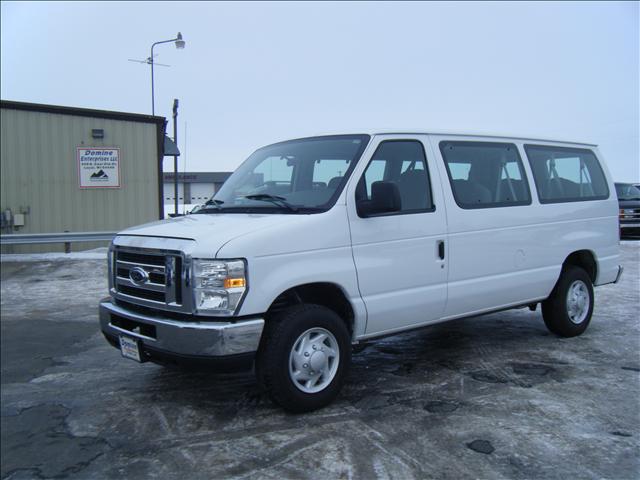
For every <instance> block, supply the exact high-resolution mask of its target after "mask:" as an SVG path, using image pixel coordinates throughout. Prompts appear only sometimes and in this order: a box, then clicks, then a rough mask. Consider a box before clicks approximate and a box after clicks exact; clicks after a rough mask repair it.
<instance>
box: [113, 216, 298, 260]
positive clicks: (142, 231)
mask: <svg viewBox="0 0 640 480" xmlns="http://www.w3.org/2000/svg"><path fill="white" fill-rule="evenodd" d="M305 216H306V215H288V214H281V215H279V214H272V215H264V214H254V213H238V214H236V213H233V214H230V213H220V214H211V213H209V214H195V215H185V216H182V217H175V218H170V219H167V220H159V221H156V222H151V223H146V224H144V225H138V226H135V227H131V228H127V229H126V230H123V231H121V232H119V233H118V236H123V235H128V236H136V237H161V238H178V239H185V240H195V241H196V244H197V246H196V251H194V252H193V253H194V254H195V255H206V256H215V254H216V253H217V252H218V250H220V248H221V247H222V246H223V245H224V244H226V243H228V242H229V241H231V240H233V239H234V238H238V237H241V236H243V235H246V234H249V233H254V232H256V231H258V230H263V229H266V228H271V227H274V226H279V225H285V224H291V223H296V222H299V221H300V219H301V217H305Z"/></svg>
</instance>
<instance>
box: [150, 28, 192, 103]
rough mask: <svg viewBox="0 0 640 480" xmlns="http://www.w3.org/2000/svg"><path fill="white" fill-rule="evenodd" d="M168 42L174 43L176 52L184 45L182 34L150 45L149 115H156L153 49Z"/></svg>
mask: <svg viewBox="0 0 640 480" xmlns="http://www.w3.org/2000/svg"><path fill="white" fill-rule="evenodd" d="M170 42H175V43H176V48H177V49H178V50H182V49H183V48H184V46H185V43H186V42H185V41H184V40H183V39H182V34H181V33H180V32H178V35H177V36H176V38H172V39H171V40H162V41H161V42H156V43H154V44H153V45H151V56H150V57H149V63H150V64H151V115H155V114H156V108H155V97H154V92H153V47H155V46H156V45H160V44H161V43H170Z"/></svg>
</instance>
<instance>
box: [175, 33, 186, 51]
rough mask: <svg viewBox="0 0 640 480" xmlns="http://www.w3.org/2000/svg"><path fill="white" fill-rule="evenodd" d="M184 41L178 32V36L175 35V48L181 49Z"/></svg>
mask: <svg viewBox="0 0 640 480" xmlns="http://www.w3.org/2000/svg"><path fill="white" fill-rule="evenodd" d="M185 43H186V42H185V41H184V40H183V39H182V34H181V33H180V32H178V36H177V37H176V48H178V49H180V50H182V49H183V48H184V45H185Z"/></svg>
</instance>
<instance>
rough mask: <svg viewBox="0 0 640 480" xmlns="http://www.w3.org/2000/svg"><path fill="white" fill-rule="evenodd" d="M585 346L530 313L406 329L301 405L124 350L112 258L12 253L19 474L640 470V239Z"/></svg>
mask: <svg viewBox="0 0 640 480" xmlns="http://www.w3.org/2000/svg"><path fill="white" fill-rule="evenodd" d="M622 253H623V265H624V267H625V274H624V276H623V278H622V281H621V283H619V284H618V285H608V286H605V287H600V288H597V289H596V307H595V312H594V317H593V320H592V323H591V326H590V327H589V329H588V330H587V332H586V333H585V334H584V335H582V336H581V337H578V338H573V339H561V338H558V337H555V336H554V335H552V334H550V333H548V332H547V330H546V328H545V326H544V323H543V322H542V318H541V315H540V311H539V310H538V311H536V312H533V313H532V312H530V311H529V310H526V309H525V310H513V311H508V312H502V313H497V314H492V315H487V316H483V317H476V318H471V319H465V320H458V321H454V322H450V323H446V324H441V325H437V326H433V327H430V328H427V329H424V330H421V331H418V332H413V333H407V334H403V335H401V336H396V337H389V338H386V339H384V340H381V341H378V342H376V343H373V344H371V345H370V346H369V347H368V348H366V349H365V350H364V351H362V352H360V353H358V354H356V355H354V362H353V367H352V369H351V373H350V375H349V380H348V382H347V384H346V385H345V388H344V389H343V393H342V395H341V396H340V397H339V399H338V401H336V402H335V403H334V404H333V405H331V406H330V407H328V408H325V409H323V410H321V411H318V412H314V413H312V414H306V415H292V414H286V413H284V412H283V411H282V410H280V409H279V408H277V407H275V406H274V405H273V404H271V403H270V401H269V400H268V399H267V398H266V397H265V395H263V393H262V392H261V391H260V390H259V388H258V387H257V386H256V384H255V383H254V380H253V377H252V376H251V375H250V374H233V375H221V374H211V373H208V372H201V371H200V372H190V371H183V370H172V369H167V368H163V367H160V366H157V365H153V364H149V363H147V364H144V365H139V364H136V363H135V362H133V361H129V360H125V359H123V358H122V357H121V356H120V354H119V353H118V351H117V350H115V349H114V348H112V347H111V346H109V345H108V344H107V343H106V342H105V340H104V339H103V338H102V336H101V334H100V333H99V329H98V318H97V302H98V300H99V298H101V297H103V296H104V294H105V292H106V265H105V261H104V260H62V261H60V260H50V261H44V262H14V261H12V262H3V263H2V308H1V333H2V344H1V345H2V350H1V354H2V377H1V386H2V392H1V400H2V405H1V420H2V428H1V430H2V439H1V440H2V442H1V454H2V462H1V463H2V470H1V477H2V479H12V480H17V479H28V478H29V479H30V478H37V479H39V478H71V479H93V478H95V479H102V478H118V479H121V478H162V479H172V478H180V479H187V478H188V479H191V478H194V479H199V478H203V479H204V478H206V479H222V478H234V479H242V478H251V479H257V478H265V479H282V478H295V479H351V478H354V479H374V478H379V479H385V478H391V479H403V480H404V479H412V478H442V479H463V478H483V479H485V478H486V479H500V478H522V479H530V478H558V479H560V478H562V479H568V478H571V479H574V478H575V479H577V478H610V479H635V478H638V477H639V476H640V442H639V439H640V324H639V323H640V322H639V315H638V309H639V308H640V285H639V281H638V280H639V276H640V273H639V263H640V262H639V260H640V243H638V242H635V243H633V242H623V245H622Z"/></svg>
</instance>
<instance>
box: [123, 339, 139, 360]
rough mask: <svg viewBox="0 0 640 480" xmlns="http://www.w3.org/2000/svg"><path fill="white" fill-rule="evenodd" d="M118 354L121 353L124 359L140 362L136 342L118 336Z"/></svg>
mask: <svg viewBox="0 0 640 480" xmlns="http://www.w3.org/2000/svg"><path fill="white" fill-rule="evenodd" d="M120 353H122V356H123V357H125V358H130V359H131V360H135V361H136V362H142V359H141V358H140V345H139V343H138V340H135V339H133V338H130V337H125V336H124V335H120Z"/></svg>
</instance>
